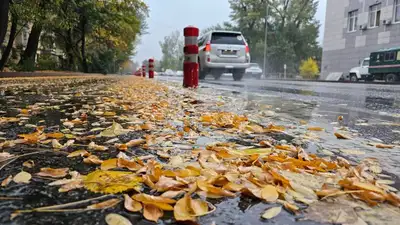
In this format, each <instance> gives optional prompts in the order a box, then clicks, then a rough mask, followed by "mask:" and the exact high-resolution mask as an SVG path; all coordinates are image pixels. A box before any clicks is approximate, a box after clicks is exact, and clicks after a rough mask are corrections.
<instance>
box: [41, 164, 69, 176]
mask: <svg viewBox="0 0 400 225" xmlns="http://www.w3.org/2000/svg"><path fill="white" fill-rule="evenodd" d="M68 170H69V168H59V169H53V168H48V167H46V168H41V169H40V172H39V173H37V174H36V175H38V176H42V177H53V178H62V177H65V176H67V172H68Z"/></svg>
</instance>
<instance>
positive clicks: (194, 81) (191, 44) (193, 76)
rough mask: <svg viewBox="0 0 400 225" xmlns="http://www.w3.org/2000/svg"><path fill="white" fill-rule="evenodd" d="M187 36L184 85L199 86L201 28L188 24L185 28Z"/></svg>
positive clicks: (187, 86)
mask: <svg viewBox="0 0 400 225" xmlns="http://www.w3.org/2000/svg"><path fill="white" fill-rule="evenodd" d="M183 35H184V36H185V47H184V48H183V51H184V53H185V60H184V62H183V86H184V87H186V88H197V87H198V86H199V63H198V54H199V47H198V46H197V38H198V37H199V28H197V27H193V26H188V27H185V28H184V29H183Z"/></svg>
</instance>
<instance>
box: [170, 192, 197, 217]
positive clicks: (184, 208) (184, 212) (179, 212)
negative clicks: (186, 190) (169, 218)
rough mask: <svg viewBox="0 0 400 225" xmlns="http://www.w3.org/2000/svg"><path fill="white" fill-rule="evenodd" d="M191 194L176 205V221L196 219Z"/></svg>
mask: <svg viewBox="0 0 400 225" xmlns="http://www.w3.org/2000/svg"><path fill="white" fill-rule="evenodd" d="M189 198H190V196H189V195H185V196H184V197H183V198H181V199H179V200H178V201H177V202H176V204H175V206H174V217H175V220H176V221H196V218H195V216H193V213H192V212H191V210H190V205H189Z"/></svg>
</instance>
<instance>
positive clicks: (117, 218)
mask: <svg viewBox="0 0 400 225" xmlns="http://www.w3.org/2000/svg"><path fill="white" fill-rule="evenodd" d="M106 223H107V225H132V223H131V222H130V221H129V220H128V219H127V218H125V217H123V216H121V215H119V214H116V213H110V214H108V215H107V216H106Z"/></svg>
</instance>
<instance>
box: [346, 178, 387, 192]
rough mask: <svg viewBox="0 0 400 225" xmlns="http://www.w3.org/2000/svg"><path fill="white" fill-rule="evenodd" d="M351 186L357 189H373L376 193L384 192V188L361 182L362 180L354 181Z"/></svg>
mask: <svg viewBox="0 0 400 225" xmlns="http://www.w3.org/2000/svg"><path fill="white" fill-rule="evenodd" d="M352 186H353V187H355V188H357V189H363V190H367V191H373V192H376V193H379V194H383V195H384V194H385V191H384V190H382V189H381V188H379V187H377V186H375V185H373V184H370V183H363V182H358V181H355V182H353V183H352Z"/></svg>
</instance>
